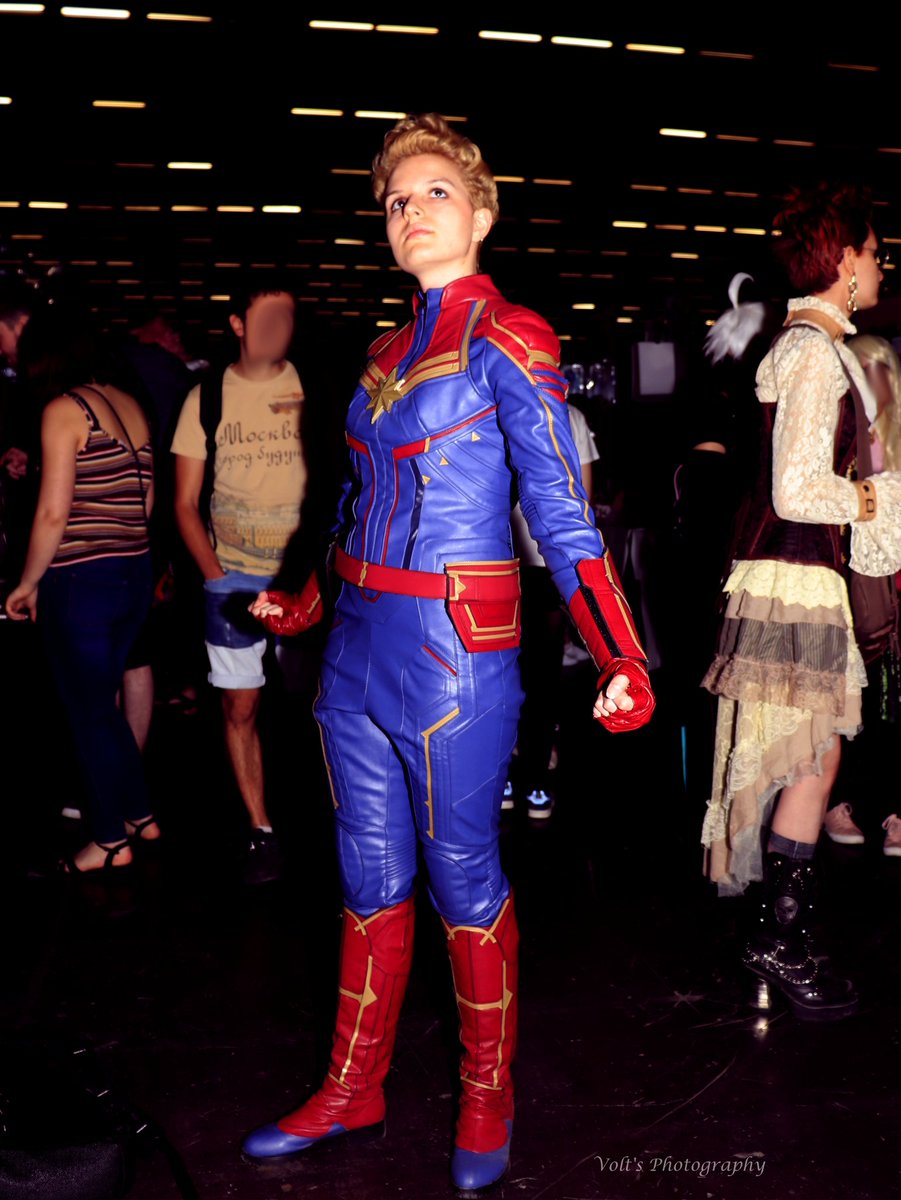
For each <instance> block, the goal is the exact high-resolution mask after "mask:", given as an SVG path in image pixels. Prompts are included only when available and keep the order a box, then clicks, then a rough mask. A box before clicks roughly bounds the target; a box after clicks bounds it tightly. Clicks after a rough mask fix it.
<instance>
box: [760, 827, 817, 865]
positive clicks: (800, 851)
mask: <svg viewBox="0 0 901 1200" xmlns="http://www.w3.org/2000/svg"><path fill="white" fill-rule="evenodd" d="M766 848H767V853H768V854H782V855H784V856H785V858H793V859H803V860H809V859H811V858H813V855H814V851H815V850H816V848H817V844H816V842H793V841H792V840H791V838H786V837H783V836H782V834H781V833H773V831H772V830H770V839H769V841H768V842H767V847H766Z"/></svg>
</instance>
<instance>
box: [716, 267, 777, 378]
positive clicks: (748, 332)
mask: <svg viewBox="0 0 901 1200" xmlns="http://www.w3.org/2000/svg"><path fill="white" fill-rule="evenodd" d="M746 279H750V280H751V282H752V283H753V281H754V276H753V275H749V274H748V273H747V271H740V272H739V273H738V274H737V275H734V276H733V277H732V282H731V283H730V284H729V300H730V301H731V303H732V307H731V308H727V309H726V311H725V312H724V313H723V315H722V316H721V317H720V318H719V320H718V321H717V322H716V324H715V325H713V326H712V327H711V329H710V332H709V333H708V334H707V338H706V340H705V341H704V353H705V354H706V355H707V357H708V358H710V359H711V360H712V361H713V362H714V363H718V362H722V360H723V359H724V358H727V357H730V358H735V359H740V358H742V357H743V355H744V352H745V351H746V350H747V348H748V346H749V345H750V343H751V340H752V339H753V338H755V337H756V336H757V334H758V333H760V331H761V329H763V322H764V320H765V317H766V307H765V306H764V305H763V304H761V303H760V302H759V301H754V302H753V303H748V304H739V302H738V293H739V291H740V290H741V285H742V284H743V283H744V281H745V280H746Z"/></svg>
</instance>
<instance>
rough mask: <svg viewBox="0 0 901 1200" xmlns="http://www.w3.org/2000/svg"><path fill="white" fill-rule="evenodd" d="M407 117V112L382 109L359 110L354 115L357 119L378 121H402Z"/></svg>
mask: <svg viewBox="0 0 901 1200" xmlns="http://www.w3.org/2000/svg"><path fill="white" fill-rule="evenodd" d="M406 115H407V114H406V113H405V112H392V111H391V110H390V109H381V108H358V109H357V110H356V112H355V113H354V116H355V117H363V118H372V119H373V120H376V121H402V120H403V119H404V117H405V116H406Z"/></svg>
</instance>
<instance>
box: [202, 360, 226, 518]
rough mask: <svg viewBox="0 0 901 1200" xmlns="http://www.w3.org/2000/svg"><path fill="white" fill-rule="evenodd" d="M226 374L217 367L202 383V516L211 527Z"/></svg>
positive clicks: (207, 374) (208, 372)
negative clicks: (223, 385)
mask: <svg viewBox="0 0 901 1200" xmlns="http://www.w3.org/2000/svg"><path fill="white" fill-rule="evenodd" d="M223 374H224V372H223V371H221V370H219V369H218V368H216V367H213V368H212V369H211V370H209V371H207V373H206V375H205V376H204V378H203V379H202V380H201V382H200V424H201V427H202V429H203V433H204V436H205V438H206V461H205V463H204V465H203V486H202V487H201V489H200V503H199V509H200V515H201V517H202V518H203V520H204V521H205V522H206V524H207V525H208V526H209V525H210V505H211V504H212V500H213V479H214V477H215V472H216V431H217V430H218V428H219V423H220V422H221V420H222V378H223Z"/></svg>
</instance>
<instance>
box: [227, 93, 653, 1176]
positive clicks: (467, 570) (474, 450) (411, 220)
mask: <svg viewBox="0 0 901 1200" xmlns="http://www.w3.org/2000/svg"><path fill="white" fill-rule="evenodd" d="M373 190H374V193H375V197H376V200H377V201H378V202H379V203H381V204H384V208H385V213H386V218H387V228H388V240H389V242H390V244H391V249H392V251H393V253H394V257H395V260H396V261H397V263H398V265H399V266H400V267H402V268H403V269H404V270H405V271H408V272H409V273H410V274H412V275H414V276H415V277H416V279H417V280H418V282H419V286H420V291H419V292H418V294H417V295H416V297H415V298H414V301H413V309H414V313H413V318H412V320H411V321H410V322H409V323H408V324H406V325H404V327H403V328H402V329H399V330H392V331H390V332H389V333H386V334H384V335H383V336H382V337H380V338H379V339H378V340H377V341H376V342H375V343H374V344H373V345H372V347H371V348H370V351H369V360H368V362H367V365H366V368H365V370H364V372H363V375H362V378H361V380H360V384H359V386H358V388H357V391H356V394H355V395H354V398H353V401H352V402H351V406H350V410H349V413H348V417H347V443H348V446H349V448H350V455H351V460H352V477H351V480H350V482H349V484H348V486H347V489H346V491H345V497H344V502H343V504H342V512H341V520H342V525H341V532H340V534H339V537H338V543H337V548H336V558H335V571H336V573H337V575H338V576H339V577H340V578H341V579H342V580H343V586H342V587H341V591H340V594H339V596H338V599H337V604H336V615H335V620H334V625H333V627H332V630H331V633H330V635H329V639H328V644H327V647H326V651H325V657H324V660H323V666H322V681H321V687H320V693H319V697H318V699H317V701H316V706H315V713H316V718H317V720H318V722H319V725H320V728H321V730H322V739H323V747H324V752H325V757H326V763H327V766H328V771H329V777H330V780H331V785H332V793H333V801H334V806H335V821H336V833H337V849H338V858H339V866H340V871H341V878H342V886H343V891H344V901H345V911H344V925H343V934H342V944H341V964H340V986H339V1001H338V1015H337V1024H336V1030H335V1035H334V1044H333V1049H332V1055H331V1064H330V1067H329V1071H328V1074H327V1077H326V1079H325V1082H324V1083H323V1085H322V1087H321V1088H320V1089H319V1090H318V1091H317V1092H316V1093H315V1094H314V1095H313V1096H312V1097H311V1098H310V1099H309V1100H307V1101H306V1103H305V1104H303V1105H302V1106H301V1107H300V1108H298V1109H297V1110H296V1111H295V1112H293V1113H291V1114H289V1115H288V1116H286V1117H283V1118H282V1119H281V1120H279V1121H277V1122H276V1123H274V1124H271V1125H265V1126H263V1127H262V1128H260V1129H257V1130H255V1131H254V1132H253V1133H251V1134H249V1135H248V1137H247V1138H246V1140H245V1142H244V1151H245V1153H246V1154H248V1155H249V1156H250V1157H252V1158H255V1159H268V1158H274V1157H280V1156H284V1155H286V1154H294V1153H298V1152H302V1151H304V1150H306V1149H307V1148H309V1147H310V1146H312V1145H314V1144H315V1143H316V1142H319V1141H321V1140H322V1139H324V1138H329V1137H334V1136H337V1135H340V1134H344V1133H350V1132H366V1133H376V1132H380V1130H381V1127H382V1122H383V1119H384V1114H385V1102H384V1096H383V1090H382V1087H383V1082H384V1079H385V1076H386V1073H387V1071H388V1066H389V1063H390V1058H391V1051H392V1048H393V1044H394V1038H395V1032H396V1027H397V1019H398V1015H399V1012H400V1007H401V1003H402V1000H403V994H404V989H405V986H406V982H407V977H408V975H409V971H410V960H411V956H412V949H413V890H414V876H415V871H416V852H417V843H418V844H419V845H420V846H421V848H422V852H423V856H424V860H425V863H426V866H427V869H428V875H429V895H430V898H431V901H432V903H433V904H434V906H435V907H436V909H437V910H438V912H439V914H440V916H441V919H442V923H443V926H444V930H445V933H446V935H447V941H448V950H449V953H450V959H451V966H452V970H453V978H454V987H455V990H456V994H457V1002H458V1007H459V1013H460V1026H461V1041H462V1043H463V1057H462V1062H461V1083H462V1091H461V1098H460V1110H459V1116H458V1120H457V1128H456V1137H455V1146H454V1152H453V1157H452V1162H451V1174H452V1178H453V1182H454V1184H455V1185H456V1186H457V1187H458V1188H460V1189H464V1190H468V1191H474V1190H478V1189H479V1188H483V1187H487V1186H489V1185H490V1184H492V1183H494V1182H496V1181H497V1180H498V1179H499V1178H500V1177H501V1175H503V1173H504V1171H505V1170H506V1168H507V1164H508V1161H509V1155H510V1138H511V1132H512V1126H513V1090H512V1083H511V1079H510V1061H511V1058H512V1056H513V1050H514V1043H515V1039H516V974H517V942H518V935H517V929H516V920H515V916H514V911H513V898H512V895H511V893H510V885H509V884H508V882H507V880H506V878H505V876H504V874H503V871H502V870H501V864H500V857H499V852H498V826H499V821H500V807H501V798H502V792H503V787H504V782H505V779H506V771H507V766H508V763H509V759H510V756H511V753H512V751H513V745H514V741H515V738H516V727H517V720H518V716H519V709H520V704H521V701H522V692H521V690H520V685H519V671H518V667H517V655H518V650H517V646H518V644H519V581H518V564H517V562H516V560H515V559H511V541H510V510H511V485H512V483H513V482H515V483H516V484H517V486H518V491H519V497H520V500H521V504H522V510H523V513H524V514H525V516H526V519H527V521H528V524H529V527H530V529H531V531H532V534H533V536H534V537H535V538H536V540H537V541H538V543H539V547H540V549H541V553H542V555H543V557H544V559H545V561H546V562H547V564H548V566H549V568H550V570H551V572H552V575H553V578H554V581H555V583H556V585H557V587H558V589H559V590H560V593H561V595H562V597H563V599H564V600H565V601H566V603H567V605H568V607H569V611H570V614H571V616H572V619H573V621H574V622H575V624H576V625H577V627H578V629H579V631H580V633H581V635H582V638H583V639H584V641H585V643H586V645H587V647H588V649H589V650H590V651H591V653H592V656H593V658H594V660H595V662H596V664H597V666H598V668H599V669H600V671H601V678H600V683H599V696H598V699H597V702H596V703H595V707H594V714H595V716H596V717H597V719H598V720H599V721H601V722H602V724H604V725H606V726H607V728H609V729H611V730H619V729H629V728H634V727H638V726H640V725H642V724H644V723H645V722H646V721H647V720H648V719H649V717H650V715H651V712H652V710H653V707H654V698H653V694H652V692H651V689H650V685H649V682H648V675H647V670H646V660H645V655H644V651H643V650H642V648H641V645H640V643H639V641H638V638H637V635H636V633H635V630H634V627H633V624H632V619H631V614H630V612H629V609H628V606H627V604H626V602H625V600H624V598H623V595H622V592H621V590H620V586H619V582H618V580H617V577H616V574H615V572H614V570H613V567H612V564H611V563H610V561H609V559H608V557H607V554H606V551H605V548H604V543H603V540H602V538H601V535H600V533H599V532H598V530H597V528H596V527H595V524H594V520H593V516H592V512H591V508H590V506H589V503H588V500H587V498H586V496H585V494H584V491H583V489H582V486H581V483H580V470H579V460H578V456H577V454H576V451H575V448H574V446H573V442H572V436H571V434H570V430H569V423H568V421H567V417H566V409H565V382H564V379H563V377H562V375H561V373H560V370H559V344H558V342H557V339H556V337H555V336H554V334H553V333H552V331H551V330H550V328H549V327H548V326H547V325H546V324H545V322H544V321H543V320H542V319H541V318H540V317H538V316H537V315H536V314H535V313H533V312H530V311H529V310H528V309H525V308H520V307H519V306H517V305H513V304H509V303H507V302H506V301H505V300H504V299H503V297H502V296H501V295H500V294H499V293H498V291H497V290H496V288H495V287H494V286H493V284H492V283H491V280H490V279H489V278H488V276H486V275H480V274H478V258H479V246H480V243H481V242H482V241H483V240H484V238H485V237H486V236H487V234H488V232H489V230H490V229H491V226H492V225H493V223H494V222H495V220H496V219H497V215H498V203H497V188H496V185H495V182H494V179H493V178H492V176H491V174H490V172H489V170H488V168H487V166H486V164H485V163H484V161H483V160H482V156H481V154H480V152H479V149H478V147H477V146H475V145H474V144H473V143H472V142H470V141H468V140H467V139H466V138H463V137H461V136H460V135H459V134H457V133H455V132H453V131H452V130H451V129H450V128H449V127H448V126H447V124H446V123H445V122H444V120H443V119H442V118H441V117H439V116H437V115H435V114H426V115H424V116H420V117H412V118H407V119H406V120H403V121H401V122H400V123H399V124H398V125H397V126H396V127H395V128H394V129H393V130H391V132H389V133H388V135H387V136H386V138H385V143H384V147H383V149H382V152H381V153H380V154H379V156H378V157H377V158H376V160H375V162H374V164H373ZM251 611H253V612H254V613H255V614H256V615H257V616H258V617H259V618H260V619H261V620H262V621H263V623H264V624H265V625H266V626H267V627H268V628H269V629H271V630H272V631H274V632H276V633H296V632H299V631H300V630H302V629H306V628H307V627H308V626H309V625H311V624H313V623H315V621H316V620H318V619H319V618H320V617H321V615H322V603H321V599H320V595H319V588H318V584H317V582H316V580H315V578H313V579H311V580H310V582H309V583H308V584H307V586H306V587H305V589H304V591H303V592H302V593H301V595H299V596H288V595H285V594H283V593H276V592H269V593H266V592H263V593H261V594H260V596H259V597H258V599H257V601H256V602H255V603H254V604H253V606H252V609H251Z"/></svg>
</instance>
